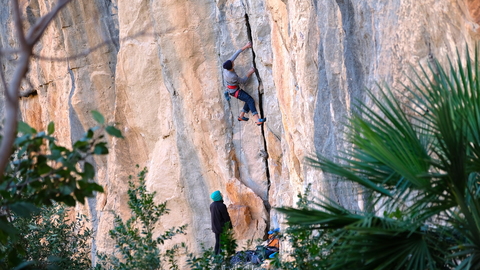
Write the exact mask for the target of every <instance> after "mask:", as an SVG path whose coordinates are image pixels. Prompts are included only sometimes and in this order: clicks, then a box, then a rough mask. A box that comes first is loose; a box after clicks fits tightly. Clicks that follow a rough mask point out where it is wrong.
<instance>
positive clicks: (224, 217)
mask: <svg viewBox="0 0 480 270" xmlns="http://www.w3.org/2000/svg"><path fill="white" fill-rule="evenodd" d="M210 198H211V199H212V200H213V202H212V203H211V204H210V216H211V218H212V231H213V233H215V254H219V253H220V235H221V234H222V232H223V228H224V227H225V226H227V228H230V229H232V222H231V220H230V215H229V214H228V211H227V206H225V204H224V203H223V198H222V193H220V191H218V190H217V191H214V192H212V194H211V195H210Z"/></svg>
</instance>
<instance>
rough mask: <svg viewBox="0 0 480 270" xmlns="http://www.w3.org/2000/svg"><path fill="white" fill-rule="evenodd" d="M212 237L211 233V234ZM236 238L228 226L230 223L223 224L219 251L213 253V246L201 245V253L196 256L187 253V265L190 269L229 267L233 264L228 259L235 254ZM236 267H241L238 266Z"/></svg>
mask: <svg viewBox="0 0 480 270" xmlns="http://www.w3.org/2000/svg"><path fill="white" fill-rule="evenodd" d="M212 237H213V235H212ZM237 246H238V245H237V240H235V238H234V235H233V229H231V228H230V224H229V223H227V224H225V226H224V228H223V232H222V234H221V235H220V253H219V254H215V252H214V250H213V248H209V249H205V248H204V247H203V245H202V255H201V256H200V257H196V256H195V255H194V254H193V253H188V254H187V256H188V259H187V265H188V266H189V267H190V269H192V270H201V269H212V270H220V269H231V268H233V267H234V266H233V265H232V264H231V262H230V260H231V258H232V257H233V255H235V250H236V249H237ZM235 268H236V269H241V268H239V267H238V266H236V267H235Z"/></svg>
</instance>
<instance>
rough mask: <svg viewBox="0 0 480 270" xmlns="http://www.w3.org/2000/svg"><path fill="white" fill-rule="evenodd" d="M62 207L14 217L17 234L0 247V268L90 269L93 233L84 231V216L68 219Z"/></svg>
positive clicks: (53, 207) (66, 212) (50, 207)
mask: <svg viewBox="0 0 480 270" xmlns="http://www.w3.org/2000/svg"><path fill="white" fill-rule="evenodd" d="M68 216H69V212H68V210H67V208H66V207H65V206H62V205H60V204H55V205H53V206H48V207H42V208H41V210H40V212H38V213H36V214H35V215H33V216H32V217H19V216H14V217H13V221H12V222H11V224H12V226H13V227H14V228H15V229H17V230H18V231H19V232H20V233H19V236H18V241H16V242H7V244H6V245H2V244H0V250H1V251H2V253H3V254H9V256H6V257H2V258H1V259H0V269H11V268H12V265H17V266H18V267H17V268H15V269H59V270H60V269H71V270H75V269H78V270H85V269H90V268H91V261H90V245H89V243H90V242H89V241H90V240H91V238H92V232H91V231H90V230H89V229H88V228H86V226H85V223H86V222H88V220H87V219H86V217H85V216H84V215H79V214H78V215H77V217H76V218H75V220H73V221H71V220H69V218H68Z"/></svg>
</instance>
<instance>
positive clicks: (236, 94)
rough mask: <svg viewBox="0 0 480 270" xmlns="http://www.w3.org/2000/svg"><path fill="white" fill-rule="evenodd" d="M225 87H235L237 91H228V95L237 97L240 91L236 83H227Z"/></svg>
mask: <svg viewBox="0 0 480 270" xmlns="http://www.w3.org/2000/svg"><path fill="white" fill-rule="evenodd" d="M227 88H228V89H237V91H235V92H234V93H233V94H232V93H230V96H234V97H235V98H238V94H239V93H240V88H238V86H236V85H228V84H227Z"/></svg>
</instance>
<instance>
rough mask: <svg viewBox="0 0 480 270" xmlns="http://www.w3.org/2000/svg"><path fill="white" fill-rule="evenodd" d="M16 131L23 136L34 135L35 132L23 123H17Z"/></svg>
mask: <svg viewBox="0 0 480 270" xmlns="http://www.w3.org/2000/svg"><path fill="white" fill-rule="evenodd" d="M17 131H18V132H20V133H23V134H35V133H37V131H36V130H35V129H34V128H32V127H31V126H29V125H28V124H27V123H25V122H23V121H19V122H18V127H17Z"/></svg>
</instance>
